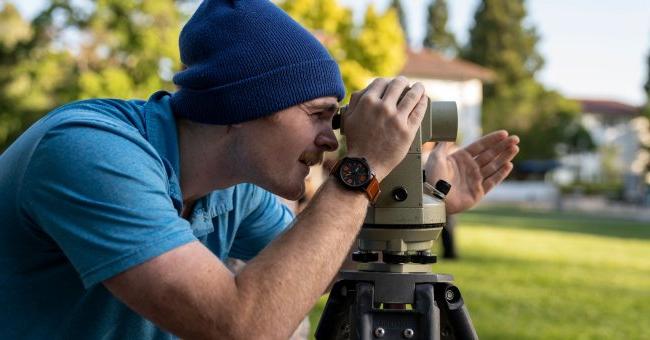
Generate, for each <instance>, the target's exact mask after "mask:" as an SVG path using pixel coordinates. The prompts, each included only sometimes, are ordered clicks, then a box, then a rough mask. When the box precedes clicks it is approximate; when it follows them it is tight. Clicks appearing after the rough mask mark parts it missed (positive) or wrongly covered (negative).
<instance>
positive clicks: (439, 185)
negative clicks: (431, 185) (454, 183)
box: [436, 179, 451, 195]
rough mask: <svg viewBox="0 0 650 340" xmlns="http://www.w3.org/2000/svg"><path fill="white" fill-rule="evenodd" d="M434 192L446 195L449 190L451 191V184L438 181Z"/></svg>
mask: <svg viewBox="0 0 650 340" xmlns="http://www.w3.org/2000/svg"><path fill="white" fill-rule="evenodd" d="M436 190H438V191H440V192H441V193H443V194H444V195H447V194H448V193H449V190H451V184H449V182H447V181H444V180H442V179H441V180H438V181H437V182H436Z"/></svg>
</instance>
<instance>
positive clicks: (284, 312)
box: [0, 0, 517, 339]
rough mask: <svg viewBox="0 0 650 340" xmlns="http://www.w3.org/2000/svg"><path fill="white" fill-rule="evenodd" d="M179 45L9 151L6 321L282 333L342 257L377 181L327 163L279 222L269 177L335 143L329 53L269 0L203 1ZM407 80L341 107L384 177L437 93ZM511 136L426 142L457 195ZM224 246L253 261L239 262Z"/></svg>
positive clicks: (33, 331)
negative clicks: (437, 150) (145, 81)
mask: <svg viewBox="0 0 650 340" xmlns="http://www.w3.org/2000/svg"><path fill="white" fill-rule="evenodd" d="M180 49H181V57H182V61H183V63H184V64H185V65H186V66H187V69H186V70H184V71H182V72H180V73H179V74H177V75H176V76H175V78H174V81H175V82H176V83H177V84H178V85H179V90H178V91H177V92H176V93H174V94H169V93H166V92H158V93H156V94H154V95H152V96H151V98H150V99H149V100H148V101H147V102H144V101H121V100H89V101H82V102H78V103H73V104H70V105H67V106H64V107H61V108H59V109H57V110H55V111H53V112H51V113H50V114H48V115H47V116H46V117H44V118H43V119H41V120H40V121H39V122H37V123H36V124H34V126H32V127H31V128H30V129H29V130H28V131H27V132H25V133H24V134H23V135H22V136H21V137H20V138H19V139H18V140H17V141H16V142H15V143H14V144H13V145H12V146H11V147H10V148H9V149H7V151H6V152H5V153H4V154H3V155H2V156H0V193H1V195H2V199H3V202H5V204H3V205H2V207H0V219H1V220H2V221H3V222H2V226H1V228H0V261H1V262H2V265H1V266H0V320H1V321H0V323H1V324H0V325H1V327H0V334H2V335H3V337H8V338H21V339H23V338H35V339H42V338H65V339H97V338H102V339H105V338H107V339H112V338H116V339H123V338H133V339H167V338H174V337H175V336H179V337H182V338H219V339H258V338H274V339H282V338H287V337H288V336H289V335H290V334H291V332H292V331H293V330H294V329H295V327H296V325H297V324H298V322H299V321H300V320H301V319H302V318H303V317H304V316H305V314H306V313H307V312H308V311H309V310H310V308H311V307H312V305H313V304H314V303H315V302H316V301H317V299H318V298H319V297H320V295H321V294H322V293H323V291H324V290H325V289H326V287H327V286H328V284H329V283H330V280H331V279H332V278H333V277H334V275H335V274H336V272H337V270H338V269H339V267H340V266H341V263H342V262H343V260H344V257H345V255H346V254H347V253H348V249H349V248H350V247H351V245H352V243H353V241H354V238H355V236H356V234H357V232H358V231H359V229H360V226H361V224H362V222H363V218H364V213H365V211H366V206H367V204H368V202H369V200H368V197H367V195H366V194H365V193H364V192H362V191H358V190H351V189H349V188H346V187H344V186H343V185H342V184H340V183H339V182H337V180H336V179H334V178H330V179H328V180H327V181H326V182H325V183H324V184H323V186H322V187H321V189H320V191H319V192H318V193H317V194H316V195H315V197H314V198H313V200H312V202H311V204H310V205H309V206H308V207H307V208H306V209H305V210H304V211H303V212H302V213H301V214H300V215H299V216H298V217H297V218H296V219H295V220H293V222H292V226H291V228H288V229H287V230H285V226H286V225H287V224H288V223H289V222H290V221H291V220H292V219H293V216H292V214H291V213H290V212H289V211H288V210H287V209H286V208H284V207H283V206H282V205H281V204H279V203H278V201H277V200H276V199H275V197H274V196H273V195H272V194H271V193H275V194H277V195H281V196H283V197H285V198H289V199H297V198H299V197H300V196H301V194H302V193H303V191H304V184H303V180H304V178H305V176H306V175H307V174H308V172H309V166H310V165H312V164H315V163H318V162H319V161H320V159H321V157H322V153H323V152H325V151H333V150H335V149H336V148H337V146H338V145H337V141H336V138H335V136H334V134H333V132H332V129H331V119H332V115H333V114H334V112H335V111H336V108H337V105H338V104H337V103H338V101H340V100H341V99H342V98H343V96H344V89H343V84H342V81H341V77H340V74H339V71H338V67H337V65H336V64H335V62H334V61H333V60H332V59H331V57H330V56H329V55H328V54H327V52H326V50H325V49H324V48H323V47H322V46H321V45H320V43H319V42H318V41H317V40H315V39H314V38H313V36H312V35H310V34H309V33H308V32H307V31H306V30H304V29H303V28H302V27H300V26H299V25H298V24H297V23H296V22H294V21H293V20H291V19H290V18H289V17H288V16H287V15H286V14H285V13H284V12H282V11H281V10H279V9H278V8H277V7H275V5H273V4H272V3H270V2H268V1H264V0H247V1H232V0H230V1H226V0H222V1H218V0H208V1H205V2H204V3H202V4H201V6H200V7H199V8H198V10H197V11H196V13H195V14H194V15H193V17H192V18H191V20H190V21H189V22H188V23H187V25H186V26H185V27H184V29H183V32H182V33H181V37H180ZM406 86H407V82H406V80H405V79H403V78H397V79H394V80H391V81H389V80H385V79H377V80H375V81H373V82H372V84H370V86H368V88H367V89H365V90H364V91H363V92H361V93H356V94H354V95H353V96H352V99H351V102H350V109H349V110H348V112H347V113H346V118H345V119H346V137H347V146H348V156H349V157H359V158H360V157H363V158H365V159H366V160H367V163H368V164H369V166H370V167H371V168H372V170H373V171H374V174H375V176H376V179H377V180H378V181H381V179H383V178H384V177H385V176H386V175H387V174H388V173H389V172H390V171H391V170H392V169H393V168H394V167H395V166H396V165H397V164H398V163H399V162H400V161H401V159H402V158H403V157H404V155H405V154H406V152H407V149H408V147H409V144H410V143H411V141H412V139H413V137H414V134H415V132H416V130H417V128H418V126H419V124H420V120H421V119H422V116H423V113H424V109H425V107H426V98H425V97H424V95H423V94H424V89H423V87H422V86H421V85H420V84H415V85H413V87H412V89H411V90H410V91H409V92H408V93H407V95H406V96H405V97H404V99H402V100H401V101H400V102H399V103H398V102H397V100H398V98H399V96H400V94H401V93H402V91H403V90H404V89H405V87H406ZM514 144H516V139H515V138H510V137H507V134H506V133H505V132H499V133H495V134H493V135H490V136H488V137H485V138H483V139H482V140H481V141H480V142H479V143H477V144H474V145H473V148H472V149H468V150H464V153H457V155H456V154H455V155H456V156H450V157H446V155H444V156H443V155H441V154H438V155H436V156H434V157H432V162H434V163H435V164H433V163H432V166H430V167H429V168H428V171H429V172H430V173H431V174H432V176H433V177H432V178H447V179H448V180H450V181H451V182H452V184H454V185H456V186H457V187H458V189H459V190H458V191H455V192H453V193H452V194H451V195H450V196H449V199H450V201H449V207H450V209H451V210H450V211H451V212H456V211H461V210H464V209H467V208H468V207H469V206H471V205H473V204H474V203H475V202H476V201H477V200H479V199H480V198H481V197H482V196H483V194H484V192H485V191H487V190H489V189H490V188H492V187H493V186H494V185H496V184H497V183H499V182H500V181H501V180H503V178H505V176H506V175H507V174H508V172H509V171H510V169H511V164H510V160H511V159H512V157H514V155H515V154H516V152H517V150H516V146H515V145H514ZM436 157H438V158H439V159H438V158H436ZM247 183H250V184H247ZM469 186H471V187H472V189H473V190H474V191H465V190H466V189H467V187H469ZM272 240H273V242H271V241H272ZM267 245H268V246H267ZM227 257H235V258H241V259H244V260H250V261H249V262H248V264H247V266H246V267H245V268H244V269H243V270H242V272H241V273H239V274H238V275H236V276H233V275H232V274H231V273H230V271H229V270H228V269H227V268H226V267H225V266H224V265H223V263H222V261H221V259H225V258H227Z"/></svg>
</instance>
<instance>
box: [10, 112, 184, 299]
mask: <svg viewBox="0 0 650 340" xmlns="http://www.w3.org/2000/svg"><path fill="white" fill-rule="evenodd" d="M168 192H169V184H168V175H167V172H166V171H165V167H164V164H163V163H162V160H161V159H160V157H159V156H158V154H157V152H156V151H155V150H154V149H153V147H152V146H151V145H150V144H149V143H148V142H147V141H146V140H145V139H144V138H143V137H142V136H141V135H140V134H139V133H138V132H137V131H136V130H128V129H127V128H126V127H123V126H115V125H113V124H112V123H110V122H72V123H64V124H61V125H59V126H57V127H54V128H53V129H51V130H50V131H48V132H47V133H46V134H45V136H44V137H43V139H42V140H41V141H40V143H39V145H38V147H37V148H36V149H35V151H34V153H33V155H32V158H31V161H30V163H29V165H28V168H27V170H26V172H25V177H24V179H23V184H22V187H21V191H20V195H21V197H20V202H21V204H22V210H23V212H24V214H25V216H26V219H28V220H29V221H30V222H31V224H32V225H33V226H34V227H35V228H40V229H42V231H44V232H45V233H46V234H47V235H49V236H50V237H51V238H52V239H53V240H54V242H56V244H57V245H58V247H59V248H60V249H61V251H62V252H63V253H64V255H65V256H66V257H67V258H68V260H69V261H70V262H71V264H72V266H73V267H74V268H75V269H76V270H77V272H78V273H79V275H80V277H81V279H82V281H83V284H84V286H85V287H86V288H88V287H90V286H92V285H94V284H96V283H98V282H101V281H104V280H106V279H108V278H110V277H112V276H114V275H116V274H119V273H121V272H123V271H125V270H126V269H128V268H131V267H133V266H135V265H138V264H141V263H143V262H145V261H147V260H149V259H151V258H154V257H156V256H158V255H161V254H163V253H165V252H167V251H170V250H172V249H174V248H176V247H178V246H180V245H183V244H186V243H188V242H191V241H194V240H196V238H195V237H194V235H193V234H192V231H191V228H190V226H189V224H188V222H187V221H185V220H184V219H182V218H180V217H179V216H178V213H177V211H176V209H175V208H174V206H173V203H172V201H171V198H170V196H169V193H168Z"/></svg>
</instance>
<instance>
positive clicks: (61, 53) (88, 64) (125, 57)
mask: <svg viewBox="0 0 650 340" xmlns="http://www.w3.org/2000/svg"><path fill="white" fill-rule="evenodd" d="M179 2H180V1H179ZM78 3H79V2H78V1H74V0H50V1H48V2H47V3H45V9H44V10H43V11H42V12H41V13H39V14H38V15H37V16H36V17H35V18H34V19H33V20H32V21H31V22H27V21H25V20H24V19H22V18H21V17H20V14H19V13H18V11H16V9H15V8H14V7H13V6H12V5H4V6H2V7H1V8H0V16H1V18H0V92H1V93H0V150H1V149H4V148H5V147H6V146H7V145H8V144H9V143H11V141H13V139H14V138H15V137H17V136H18V135H19V134H20V133H22V131H24V130H25V129H26V128H27V127H28V126H29V125H30V124H31V123H33V122H34V121H36V120H37V119H38V118H40V117H41V116H42V115H43V114H45V113H46V112H48V111H50V110H51V109H53V108H54V107H56V106H59V105H62V104H64V103H66V102H70V101H73V100H76V99H81V98H87V97H122V98H133V97H139V98H146V97H148V96H149V95H150V94H151V93H152V92H154V91H156V90H159V89H168V90H172V89H173V88H174V87H173V84H172V82H171V77H172V76H173V73H174V71H175V70H177V69H179V68H180V62H179V53H178V34H179V31H180V27H181V22H182V21H183V19H184V17H183V16H182V15H181V14H180V12H179V9H178V8H177V3H176V2H175V1H172V0H164V1H161V0H139V1H133V0H131V1H129V0H97V1H94V2H92V3H85V4H84V5H85V6H78V5H77V4H78ZM70 34H74V35H75V36H76V37H77V38H76V39H69V38H68V36H69V35H70ZM68 51H72V52H68Z"/></svg>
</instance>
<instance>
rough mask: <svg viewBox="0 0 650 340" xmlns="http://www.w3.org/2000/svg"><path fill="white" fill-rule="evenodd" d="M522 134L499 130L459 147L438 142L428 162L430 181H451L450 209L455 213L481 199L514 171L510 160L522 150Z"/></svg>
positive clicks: (448, 209) (447, 202) (433, 182)
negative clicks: (520, 139) (512, 134)
mask: <svg viewBox="0 0 650 340" xmlns="http://www.w3.org/2000/svg"><path fill="white" fill-rule="evenodd" d="M518 143H519V137H517V136H508V132H507V131H503V130H501V131H495V132H492V133H490V134H488V135H485V136H483V137H481V138H480V139H479V140H477V141H476V142H474V143H472V144H470V145H468V146H466V147H464V148H462V149H458V150H453V149H454V147H453V144H452V143H438V144H437V145H436V146H435V147H434V149H433V151H432V152H431V154H430V155H429V158H428V159H427V162H426V164H425V167H424V169H425V171H426V174H427V181H428V182H429V183H431V184H435V183H436V181H438V180H439V179H443V180H445V181H447V182H449V183H450V184H451V191H450V192H449V194H448V195H447V198H446V200H445V203H446V207H447V213H448V214H455V213H459V212H461V211H464V210H467V209H469V208H471V207H473V206H474V205H475V204H476V203H478V202H479V201H480V200H481V199H482V198H483V196H485V194H487V192H488V191H490V190H491V189H492V188H494V187H495V186H496V185H497V184H499V183H501V181H503V180H504V179H505V178H506V177H507V176H508V174H509V173H510V171H512V163H511V162H510V161H511V160H512V159H513V158H514V157H515V156H516V155H517V153H518V152H519V147H518V146H517V144H518Z"/></svg>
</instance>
